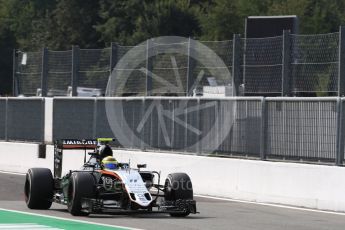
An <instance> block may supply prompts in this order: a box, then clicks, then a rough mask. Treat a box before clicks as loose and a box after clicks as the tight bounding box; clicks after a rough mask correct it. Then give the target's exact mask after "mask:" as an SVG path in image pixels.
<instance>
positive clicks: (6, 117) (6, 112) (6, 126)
mask: <svg viewBox="0 0 345 230" xmlns="http://www.w3.org/2000/svg"><path fill="white" fill-rule="evenodd" d="M5 141H8V97H7V98H6V104H5Z"/></svg>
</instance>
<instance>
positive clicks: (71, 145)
mask: <svg viewBox="0 0 345 230" xmlns="http://www.w3.org/2000/svg"><path fill="white" fill-rule="evenodd" d="M114 140H115V139H113V138H97V139H85V140H79V139H61V140H56V141H55V142H54V178H56V177H58V178H60V177H61V173H62V158H63V151H64V150H73V149H76V150H78V149H79V150H84V151H85V158H86V150H95V151H96V148H97V146H98V145H100V144H107V143H109V142H111V141H114Z"/></svg>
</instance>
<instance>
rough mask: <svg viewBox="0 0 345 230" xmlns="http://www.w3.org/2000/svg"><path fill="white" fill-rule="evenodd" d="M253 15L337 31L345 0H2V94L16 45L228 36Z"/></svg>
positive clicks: (303, 28) (57, 46)
mask: <svg viewBox="0 0 345 230" xmlns="http://www.w3.org/2000/svg"><path fill="white" fill-rule="evenodd" d="M250 15H297V16H298V17H299V18H300V33H304V34H312V33H329V32H336V31H338V30H339V26H340V25H342V24H344V21H345V1H343V0H0V95H7V94H11V90H12V52H13V49H14V48H18V49H21V50H26V51H33V50H35V51H36V50H39V49H41V48H42V47H48V48H49V49H52V50H62V49H70V48H71V45H79V46H80V47H81V48H103V47H105V46H109V45H110V43H111V42H117V43H119V44H122V45H135V44H137V43H140V42H142V41H144V40H146V39H148V38H150V37H156V36H166V35H176V36H185V37H192V38H195V39H201V40H228V39H232V36H233V34H234V33H239V34H242V33H243V31H244V19H245V17H247V16H250Z"/></svg>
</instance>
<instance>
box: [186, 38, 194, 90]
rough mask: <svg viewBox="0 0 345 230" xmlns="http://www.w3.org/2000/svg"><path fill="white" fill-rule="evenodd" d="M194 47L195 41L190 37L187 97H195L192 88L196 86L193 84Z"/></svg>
mask: <svg viewBox="0 0 345 230" xmlns="http://www.w3.org/2000/svg"><path fill="white" fill-rule="evenodd" d="M193 45H194V42H193V40H191V39H190V37H189V38H188V53H187V55H188V63H187V66H188V67H187V68H188V71H187V89H186V96H193V90H192V87H193V85H194V82H193V72H194V61H193V59H192V58H191V52H193V48H194V47H193Z"/></svg>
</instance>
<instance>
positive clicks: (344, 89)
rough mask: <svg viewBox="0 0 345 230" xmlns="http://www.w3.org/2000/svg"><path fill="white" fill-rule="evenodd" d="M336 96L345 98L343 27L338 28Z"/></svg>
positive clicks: (344, 43) (344, 30)
mask: <svg viewBox="0 0 345 230" xmlns="http://www.w3.org/2000/svg"><path fill="white" fill-rule="evenodd" d="M338 49H339V54H338V55H339V65H338V96H339V97H343V96H345V26H340V28H339V48H338Z"/></svg>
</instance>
